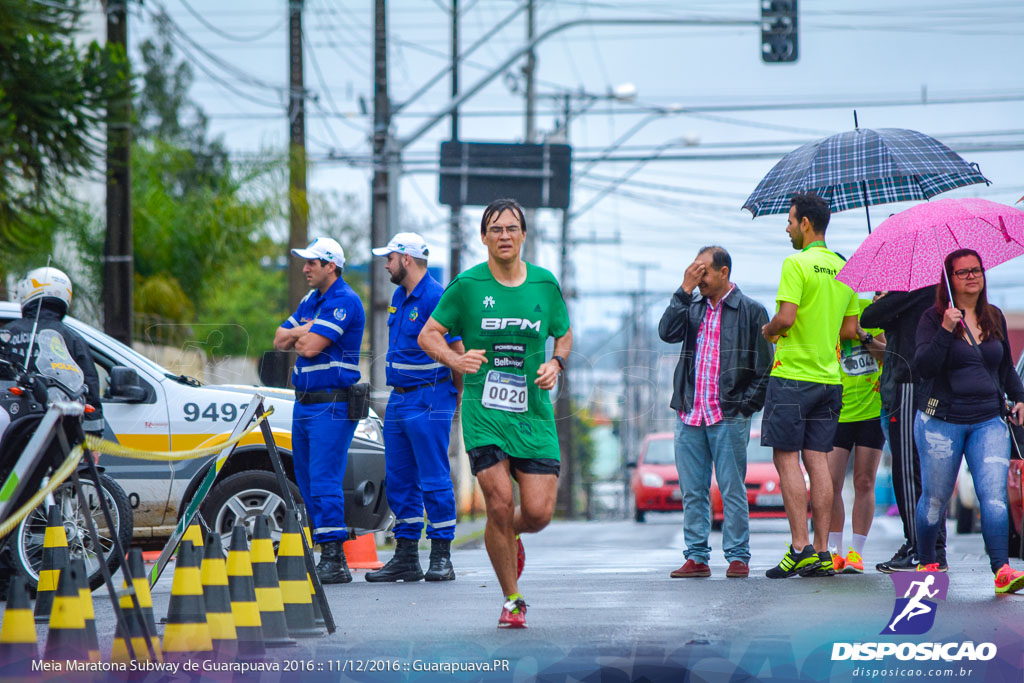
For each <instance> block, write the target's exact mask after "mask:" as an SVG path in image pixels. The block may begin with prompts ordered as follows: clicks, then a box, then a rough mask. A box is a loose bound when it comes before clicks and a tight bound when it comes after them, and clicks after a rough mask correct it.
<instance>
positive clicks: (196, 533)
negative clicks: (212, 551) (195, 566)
mask: <svg viewBox="0 0 1024 683" xmlns="http://www.w3.org/2000/svg"><path fill="white" fill-rule="evenodd" d="M181 540H182V541H192V547H193V548H195V549H196V550H198V549H199V548H202V547H203V528H202V527H201V526H199V522H197V521H196V520H195V518H193V519H192V523H191V524H189V525H188V527H187V528H186V529H185V533H184V534H182V535H181ZM200 556H201V555H200Z"/></svg>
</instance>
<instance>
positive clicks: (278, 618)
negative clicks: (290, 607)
mask: <svg viewBox="0 0 1024 683" xmlns="http://www.w3.org/2000/svg"><path fill="white" fill-rule="evenodd" d="M249 554H250V556H251V558H252V580H253V585H254V586H255V587H256V604H257V605H259V607H260V622H261V623H262V624H263V644H264V645H266V646H267V647H288V646H290V645H298V643H296V642H295V641H294V640H292V639H291V638H289V637H288V621H287V620H286V619H285V616H284V600H283V598H282V597H281V585H280V584H279V583H278V581H277V561H276V560H275V558H274V541H273V540H271V538H270V520H269V518H268V517H267V516H266V515H257V516H256V520H255V522H254V524H253V532H252V546H251V548H250V551H249Z"/></svg>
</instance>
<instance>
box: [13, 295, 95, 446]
mask: <svg viewBox="0 0 1024 683" xmlns="http://www.w3.org/2000/svg"><path fill="white" fill-rule="evenodd" d="M35 312H36V307H35V305H34V303H33V304H30V305H29V307H28V308H26V309H25V311H23V312H22V315H23V316H24V317H22V318H18V319H17V320H12V321H11V322H9V323H7V324H6V325H4V326H3V328H2V332H0V354H2V355H3V356H4V357H5V358H7V359H8V360H10V361H11V362H13V363H16V364H17V365H19V366H21V365H23V364H24V363H25V351H26V349H27V348H28V344H29V340H30V339H31V337H32V326H33V324H34V322H35ZM42 330H55V331H57V332H58V333H59V334H60V335H61V336H62V337H63V338H64V343H65V344H66V345H67V347H68V351H69V352H70V353H71V357H72V358H74V359H75V363H77V364H78V367H80V368H81V369H82V375H83V378H84V380H85V386H86V395H85V400H86V403H88V404H89V405H91V406H92V407H93V408H95V409H96V410H95V412H92V413H87V414H86V415H85V418H84V420H83V424H82V426H83V428H84V429H85V431H87V432H102V431H103V425H104V421H103V404H102V403H101V402H100V380H99V375H98V374H97V373H96V365H95V364H94V363H93V358H92V351H90V350H89V345H88V344H86V343H85V340H84V339H82V337H81V336H80V335H79V334H78V333H77V332H75V331H74V330H72V329H71V328H70V327H68V326H67V325H65V324H64V321H63V316H62V315H61V314H60V313H58V312H56V311H54V310H53V309H51V308H49V307H47V306H43V307H42V309H41V310H40V311H39V325H38V328H37V330H36V335H38V334H39V332H41V331H42ZM38 355H39V347H38V345H36V344H34V345H33V347H32V357H33V358H35V357H36V356H38Z"/></svg>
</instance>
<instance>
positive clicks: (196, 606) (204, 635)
mask: <svg viewBox="0 0 1024 683" xmlns="http://www.w3.org/2000/svg"><path fill="white" fill-rule="evenodd" d="M199 563H200V561H199V552H198V551H197V550H196V549H195V548H194V547H193V546H192V541H182V543H181V545H179V546H178V561H177V564H176V566H175V567H174V581H173V582H172V583H171V604H170V606H169V607H168V608H167V625H166V626H165V627H164V647H163V650H164V661H177V662H185V661H190V660H193V659H202V658H203V657H204V656H207V657H208V656H209V655H210V654H211V653H212V652H213V641H212V640H211V638H210V627H209V625H208V624H207V623H206V606H205V604H204V602H203V584H202V581H201V579H200V576H199Z"/></svg>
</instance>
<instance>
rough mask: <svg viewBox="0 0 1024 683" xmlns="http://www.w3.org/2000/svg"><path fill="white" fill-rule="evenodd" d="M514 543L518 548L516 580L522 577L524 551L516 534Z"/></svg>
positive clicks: (524, 562) (521, 541) (524, 558)
mask: <svg viewBox="0 0 1024 683" xmlns="http://www.w3.org/2000/svg"><path fill="white" fill-rule="evenodd" d="M516 543H517V544H518V545H519V548H518V549H517V551H516V578H517V579H518V578H519V577H520V576H522V575H523V565H525V564H526V549H525V548H524V547H523V540H522V539H521V538H519V534H516Z"/></svg>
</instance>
